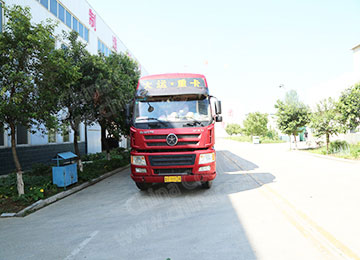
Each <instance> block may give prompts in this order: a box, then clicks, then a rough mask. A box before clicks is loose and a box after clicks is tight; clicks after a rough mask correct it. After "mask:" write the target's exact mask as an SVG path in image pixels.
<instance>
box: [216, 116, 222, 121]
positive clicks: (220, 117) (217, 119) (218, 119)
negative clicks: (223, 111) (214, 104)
mask: <svg viewBox="0 0 360 260" xmlns="http://www.w3.org/2000/svg"><path fill="white" fill-rule="evenodd" d="M222 121H223V118H222V116H220V115H216V116H215V122H222Z"/></svg>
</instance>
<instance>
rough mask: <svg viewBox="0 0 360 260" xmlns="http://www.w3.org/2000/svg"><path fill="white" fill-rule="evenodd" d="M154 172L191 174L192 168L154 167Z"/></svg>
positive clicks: (161, 173) (159, 173)
mask: <svg viewBox="0 0 360 260" xmlns="http://www.w3.org/2000/svg"><path fill="white" fill-rule="evenodd" d="M154 174H158V175H191V174H192V168H171V169H154Z"/></svg>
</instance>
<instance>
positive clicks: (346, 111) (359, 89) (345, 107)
mask: <svg viewBox="0 0 360 260" xmlns="http://www.w3.org/2000/svg"><path fill="white" fill-rule="evenodd" d="M337 110H338V111H339V114H340V118H339V119H340V122H341V123H342V124H343V125H345V126H346V128H345V129H344V131H346V130H347V129H355V128H357V127H358V126H359V125H360V83H357V84H355V85H354V86H352V87H350V88H348V89H346V90H345V91H344V92H343V93H342V95H341V96H340V98H339V101H338V103H337Z"/></svg>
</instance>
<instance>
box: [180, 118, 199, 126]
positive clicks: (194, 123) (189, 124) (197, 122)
mask: <svg viewBox="0 0 360 260" xmlns="http://www.w3.org/2000/svg"><path fill="white" fill-rule="evenodd" d="M197 124H199V125H200V126H204V124H203V123H201V122H200V121H198V120H195V119H193V121H192V122H188V123H186V124H184V125H183V126H196V125H197Z"/></svg>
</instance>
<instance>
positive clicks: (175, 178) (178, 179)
mask: <svg viewBox="0 0 360 260" xmlns="http://www.w3.org/2000/svg"><path fill="white" fill-rule="evenodd" d="M164 182H181V176H165V177H164Z"/></svg>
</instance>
